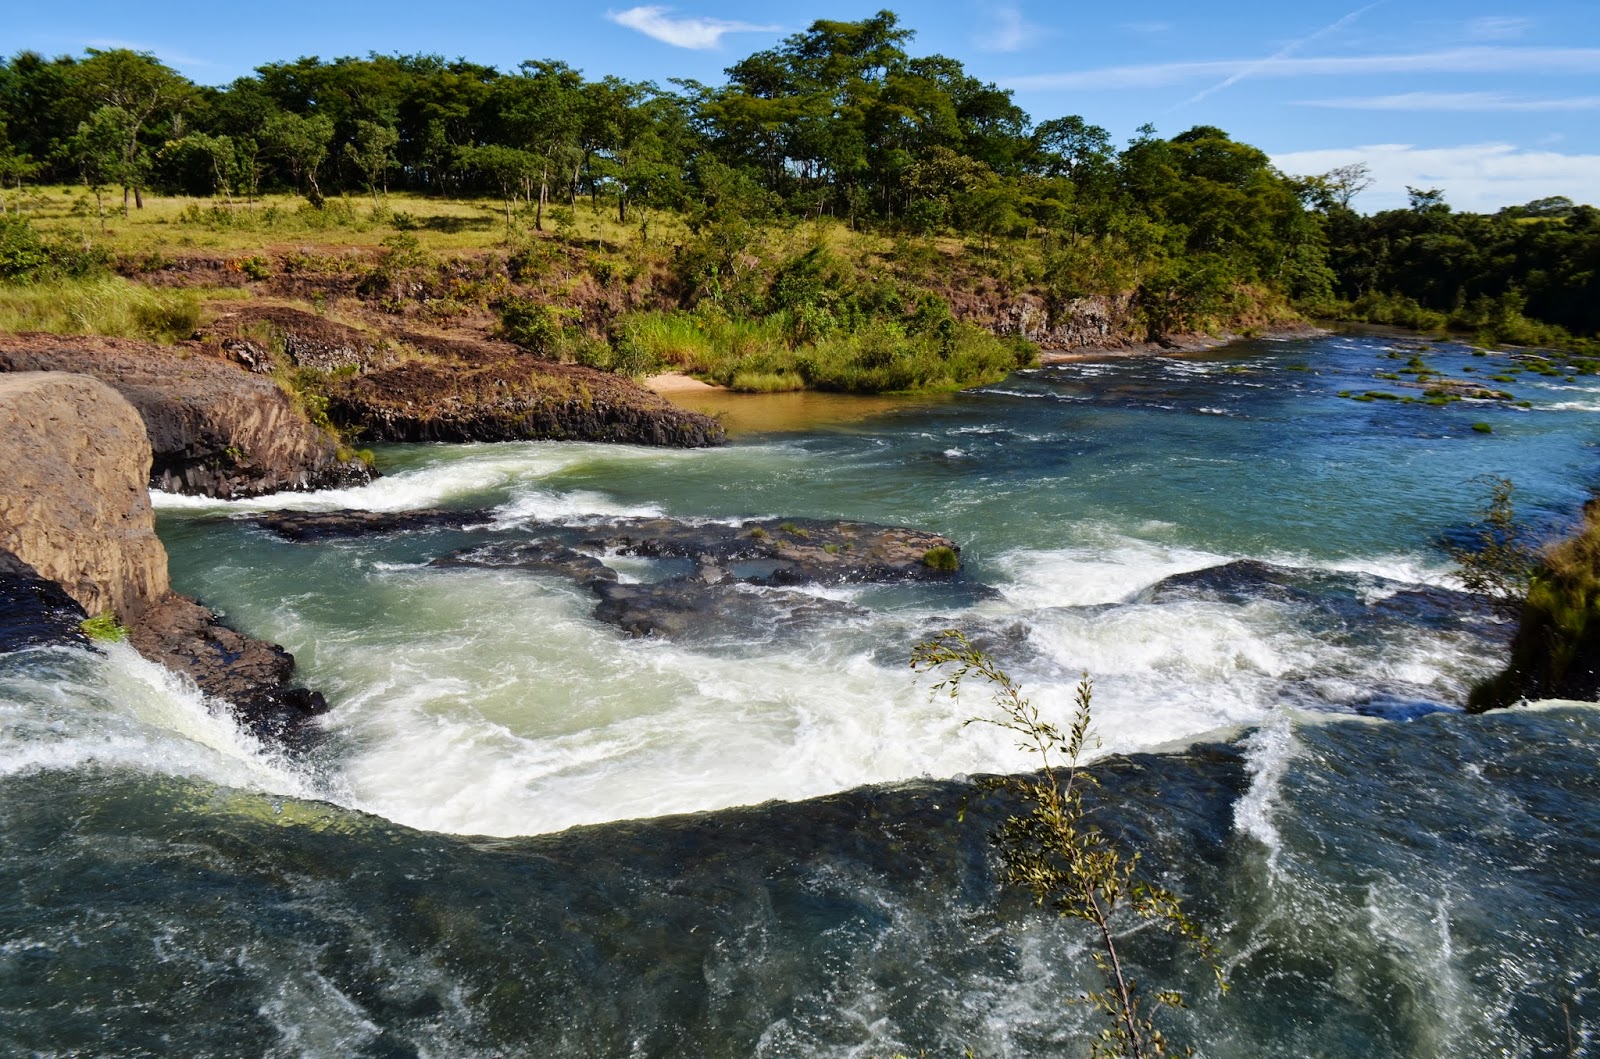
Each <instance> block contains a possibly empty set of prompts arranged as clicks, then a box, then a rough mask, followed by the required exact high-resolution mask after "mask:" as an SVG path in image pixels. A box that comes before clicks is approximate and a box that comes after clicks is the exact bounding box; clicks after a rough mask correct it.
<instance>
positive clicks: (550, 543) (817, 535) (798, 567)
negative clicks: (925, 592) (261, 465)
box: [259, 509, 960, 639]
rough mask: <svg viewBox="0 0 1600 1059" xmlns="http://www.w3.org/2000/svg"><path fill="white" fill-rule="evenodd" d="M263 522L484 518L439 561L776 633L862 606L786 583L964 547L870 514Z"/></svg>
mask: <svg viewBox="0 0 1600 1059" xmlns="http://www.w3.org/2000/svg"><path fill="white" fill-rule="evenodd" d="M259 521H260V523H261V525H262V526H264V527H265V528H267V529H269V530H271V531H273V532H274V533H277V534H279V535H280V536H282V537H284V538H285V539H287V540H292V541H309V540H318V539H326V538H332V537H349V536H357V535H363V534H379V533H388V532H394V531H397V530H421V529H441V528H444V529H472V528H476V529H481V530H483V531H485V532H486V533H488V534H490V535H491V536H492V537H493V538H494V539H492V540H489V541H486V542H484V543H482V544H476V545H473V546H471V547H467V548H461V549H459V550H457V551H455V552H452V553H451V554H449V555H446V556H442V557H440V558H438V559H435V560H433V563H432V565H434V566H440V567H478V568H485V569H504V570H522V571H526V572H529V573H534V574H548V575H552V576H555V577H560V578H562V579H564V580H567V581H571V582H572V583H574V584H576V585H578V586H580V587H582V588H584V589H587V590H588V591H590V592H592V593H594V595H595V596H596V597H597V603H596V605H595V610H594V616H595V617H596V618H597V619H598V620H600V621H604V622H607V623H609V624H612V625H616V626H617V627H618V628H621V629H624V630H626V631H627V632H629V633H630V634H632V635H635V636H664V637H670V638H679V637H689V638H706V637H722V636H737V637H741V638H745V639H748V638H749V637H751V636H752V635H753V634H759V633H761V632H768V633H774V634H776V633H779V632H782V631H783V630H787V629H793V628H796V627H798V626H802V625H805V624H808V623H814V622H816V621H820V620H826V619H838V618H842V617H849V616H852V615H859V614H862V613H864V612H863V611H862V610H861V609H860V608H859V607H856V606H854V605H852V604H849V603H844V602H840V601H837V600H830V599H825V598H822V597H819V596H815V595H809V594H806V593H804V592H791V591H782V590H781V589H782V588H783V587H785V586H798V585H836V584H865V583H893V582H905V581H949V580H952V579H954V578H956V577H957V576H958V573H959V559H958V556H959V553H960V549H959V548H957V547H956V545H955V544H954V543H953V542H952V541H951V540H949V538H947V537H941V536H939V535H938V534H934V533H925V532H923V531H921V530H913V529H905V528H903V527H899V526H879V525H873V524H871V523H866V522H847V521H827V520H821V519H786V520H778V519H763V520H756V521H749V522H742V523H737V524H730V523H725V522H710V523H697V522H685V521H680V520H678V519H671V518H624V519H601V520H593V521H573V522H533V521H520V522H517V523H514V524H505V525H500V524H496V523H494V520H493V516H492V514H491V513H489V512H484V511H475V512H474V511H466V512H462V511H444V510H438V509H429V510H421V511H409V512H398V513H392V514H390V513H379V512H365V511H334V512H303V511H279V512H274V513H272V514H270V515H264V516H262V517H261V518H260V520H259ZM508 538H509V539H508ZM930 553H932V558H933V561H932V562H930ZM941 553H943V554H942V555H941ZM604 555H624V556H631V557H637V558H640V559H648V560H654V561H655V565H656V567H657V569H656V571H655V578H654V579H653V580H649V579H647V580H645V581H644V582H643V583H639V582H633V583H627V584H624V583H621V581H620V579H619V577H618V575H617V572H616V571H615V570H614V569H612V568H611V567H610V566H608V565H606V563H605V562H604V561H603V559H602V558H601V557H602V556H604ZM940 559H942V560H943V562H939V561H938V560H940Z"/></svg>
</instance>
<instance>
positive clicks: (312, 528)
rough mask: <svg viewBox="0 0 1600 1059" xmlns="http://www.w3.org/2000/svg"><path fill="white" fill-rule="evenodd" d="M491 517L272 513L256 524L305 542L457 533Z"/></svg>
mask: <svg viewBox="0 0 1600 1059" xmlns="http://www.w3.org/2000/svg"><path fill="white" fill-rule="evenodd" d="M493 517H494V515H493V514H492V513H491V512H488V511H448V510H445V509H444V508H422V509H420V510H417V511H274V512H272V513H271V514H269V515H263V516H261V517H260V519H259V520H258V521H259V522H260V524H261V525H262V526H265V527H266V528H267V529H269V530H271V531H272V532H273V533H276V534H277V535H278V536H280V537H282V538H283V539H285V540H291V541H307V540H326V539H331V538H338V537H366V536H374V535H377V534H380V533H398V532H403V531H407V530H425V529H458V528H461V527H463V526H471V525H474V524H477V523H487V522H489V521H490V520H491V519H493Z"/></svg>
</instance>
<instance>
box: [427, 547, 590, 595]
mask: <svg viewBox="0 0 1600 1059" xmlns="http://www.w3.org/2000/svg"><path fill="white" fill-rule="evenodd" d="M430 565H432V566H481V567H493V568H496V569H500V568H509V569H514V570H532V571H535V572H538V573H551V574H558V575H560V576H562V577H566V578H569V579H571V580H573V581H576V582H577V583H578V584H580V585H582V586H584V587H585V588H593V587H594V586H595V585H596V584H597V583H598V582H601V581H608V582H609V581H615V580H616V579H617V572H616V571H615V570H613V569H611V567H609V566H607V565H606V564H605V563H603V562H601V561H600V560H599V559H597V558H595V557H594V556H592V555H585V554H584V553H583V552H580V551H575V550H574V549H572V548H568V547H567V546H566V545H564V544H561V543H560V542H558V541H552V540H537V541H516V542H511V543H500V544H490V545H486V546H484V547H481V548H467V549H464V550H462V551H459V552H456V553H454V554H452V555H447V556H445V557H444V558H442V559H435V560H434V561H433V562H432V563H431V564H430Z"/></svg>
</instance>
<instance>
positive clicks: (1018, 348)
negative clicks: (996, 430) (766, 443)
mask: <svg viewBox="0 0 1600 1059" xmlns="http://www.w3.org/2000/svg"><path fill="white" fill-rule="evenodd" d="M787 324H788V322H787V321H786V320H785V318H784V315H783V314H781V313H774V314H771V315H769V316H765V317H760V318H756V319H748V318H746V319H735V318H732V317H729V316H727V315H725V314H723V313H720V312H718V311H716V310H715V308H712V309H710V310H709V311H703V312H668V313H634V314H630V315H629V316H626V317H624V318H622V319H621V320H619V321H618V323H617V326H616V328H615V334H616V342H617V348H618V350H619V351H620V350H628V351H631V352H633V353H634V354H635V355H637V356H638V357H640V358H643V359H648V360H650V361H652V362H654V363H655V364H657V365H660V366H663V367H671V368H674V369H676V370H679V371H684V372H688V373H689V374H692V375H698V376H700V377H702V378H705V379H709V380H711V381H712V382H716V383H720V384H722V385H723V386H727V387H729V388H731V389H734V390H743V391H747V392H753V393H774V392H779V391H783V390H800V389H814V390H833V391H838V392H844V393H896V392H927V391H941V390H959V389H962V388H964V387H968V386H976V385H981V384H984V383H992V382H998V381H999V380H1001V379H1003V378H1005V377H1006V376H1007V375H1009V374H1010V373H1011V372H1013V371H1015V370H1017V369H1018V368H1022V367H1027V366H1029V365H1031V364H1034V363H1036V358H1037V352H1036V351H1035V350H1034V349H1033V347H1032V346H1030V345H1028V344H1026V343H1021V342H1017V341H1015V340H1009V339H1004V338H998V337H996V336H995V335H992V334H990V333H989V332H987V331H985V330H983V329H982V328H978V327H974V326H971V325H969V324H961V323H957V324H955V325H954V326H953V327H952V328H951V329H950V330H949V331H948V333H945V334H940V333H936V332H922V333H915V332H912V331H909V330H908V329H907V328H906V327H905V326H904V325H902V324H901V323H899V322H898V321H892V320H874V321H870V322H867V323H865V324H862V325H860V326H857V327H855V328H852V329H845V328H837V329H835V330H833V331H832V332H831V333H829V334H827V335H825V336H822V337H820V338H817V339H815V340H813V341H801V342H794V343H791V341H790V340H789V338H788V334H789V333H790V331H791V328H789V327H788V326H787Z"/></svg>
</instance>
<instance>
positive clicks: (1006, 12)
mask: <svg viewBox="0 0 1600 1059" xmlns="http://www.w3.org/2000/svg"><path fill="white" fill-rule="evenodd" d="M992 17H993V19H994V22H993V24H992V25H991V26H990V27H989V31H988V32H987V33H983V34H980V35H979V36H978V38H977V39H976V41H975V43H976V44H977V45H978V47H979V49H981V50H982V51H1021V50H1022V49H1023V48H1026V47H1027V46H1028V45H1029V44H1031V43H1033V42H1034V41H1036V40H1038V39H1039V37H1040V36H1041V35H1042V34H1044V33H1045V32H1046V31H1045V30H1044V29H1043V28H1042V27H1040V26H1036V25H1034V24H1033V23H1031V22H1029V21H1028V20H1027V19H1025V18H1023V17H1022V12H1021V11H1019V10H1017V9H1016V8H1015V7H998V8H995V9H994V11H993V13H992Z"/></svg>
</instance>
